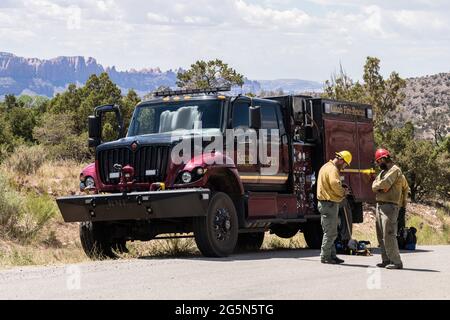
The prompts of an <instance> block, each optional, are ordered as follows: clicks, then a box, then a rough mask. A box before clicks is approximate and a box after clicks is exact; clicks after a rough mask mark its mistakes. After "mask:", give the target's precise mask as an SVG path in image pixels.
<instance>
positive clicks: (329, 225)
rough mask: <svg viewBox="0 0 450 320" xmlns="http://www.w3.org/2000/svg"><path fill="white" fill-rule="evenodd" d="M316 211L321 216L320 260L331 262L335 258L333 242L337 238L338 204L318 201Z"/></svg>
mask: <svg viewBox="0 0 450 320" xmlns="http://www.w3.org/2000/svg"><path fill="white" fill-rule="evenodd" d="M318 209H319V212H320V214H321V222H322V229H323V240H322V251H321V253H320V258H321V259H322V260H331V259H334V258H336V246H335V244H334V242H335V241H336V238H337V236H338V229H337V228H338V216H339V203H336V202H324V201H319V206H318Z"/></svg>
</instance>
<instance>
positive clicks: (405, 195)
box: [398, 174, 409, 208]
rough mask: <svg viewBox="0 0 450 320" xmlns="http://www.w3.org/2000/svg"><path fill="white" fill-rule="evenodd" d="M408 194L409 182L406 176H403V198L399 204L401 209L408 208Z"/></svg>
mask: <svg viewBox="0 0 450 320" xmlns="http://www.w3.org/2000/svg"><path fill="white" fill-rule="evenodd" d="M408 193H409V185H408V180H406V177H405V175H404V174H402V196H401V198H400V202H399V204H398V205H399V207H400V208H406V204H407V202H408Z"/></svg>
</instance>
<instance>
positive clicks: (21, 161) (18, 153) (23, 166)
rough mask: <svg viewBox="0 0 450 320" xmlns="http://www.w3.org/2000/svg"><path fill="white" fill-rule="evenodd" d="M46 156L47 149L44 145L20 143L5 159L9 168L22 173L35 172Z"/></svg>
mask: <svg viewBox="0 0 450 320" xmlns="http://www.w3.org/2000/svg"><path fill="white" fill-rule="evenodd" d="M46 158H47V151H46V149H45V148H44V147H42V146H39V145H36V146H31V147H29V146H26V145H21V146H19V147H18V148H16V149H15V151H14V153H13V154H12V155H11V156H10V157H9V158H8V159H7V160H6V165H7V167H8V168H9V169H10V170H13V171H14V172H17V173H19V174H23V175H29V174H33V173H36V171H37V170H38V169H39V168H40V167H41V166H42V165H43V164H44V162H45V160H46Z"/></svg>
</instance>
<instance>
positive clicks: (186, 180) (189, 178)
mask: <svg viewBox="0 0 450 320" xmlns="http://www.w3.org/2000/svg"><path fill="white" fill-rule="evenodd" d="M181 180H183V182H184V183H190V182H191V181H192V175H191V174H190V173H189V172H185V173H183V175H182V176H181Z"/></svg>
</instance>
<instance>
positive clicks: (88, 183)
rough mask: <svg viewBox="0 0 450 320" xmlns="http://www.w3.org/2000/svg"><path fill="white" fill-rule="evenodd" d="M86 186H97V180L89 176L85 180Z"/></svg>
mask: <svg viewBox="0 0 450 320" xmlns="http://www.w3.org/2000/svg"><path fill="white" fill-rule="evenodd" d="M85 185H86V188H88V189H92V188H95V180H94V178H92V177H87V178H86V181H85Z"/></svg>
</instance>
